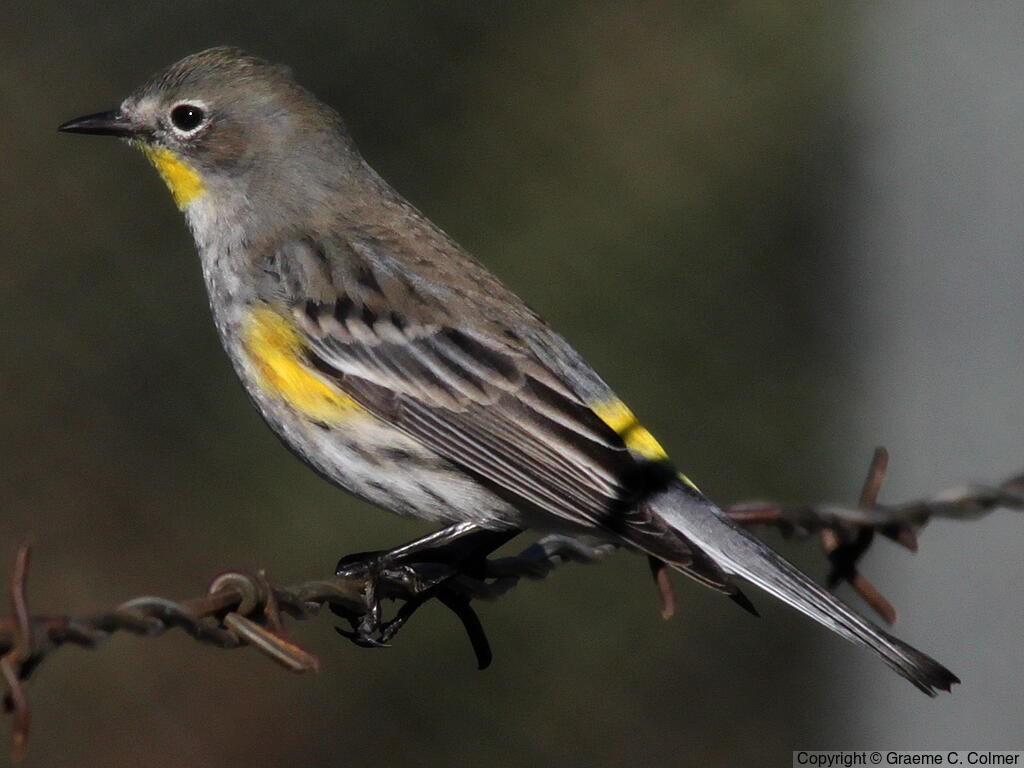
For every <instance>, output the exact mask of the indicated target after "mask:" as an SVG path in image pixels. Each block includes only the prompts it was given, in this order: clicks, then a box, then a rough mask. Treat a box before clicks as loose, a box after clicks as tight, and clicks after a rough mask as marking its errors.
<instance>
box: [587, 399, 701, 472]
mask: <svg viewBox="0 0 1024 768" xmlns="http://www.w3.org/2000/svg"><path fill="white" fill-rule="evenodd" d="M590 407H591V408H592V409H593V411H594V413H595V414H596V415H597V418H599V419H600V420H601V421H603V422H604V423H605V424H607V425H608V426H609V427H610V428H611V429H612V430H613V431H614V432H615V433H616V434H617V435H618V436H619V437H621V438H622V442H624V443H625V444H626V447H627V448H629V450H631V451H633V453H636V454H639V455H640V456H643V457H644V458H645V459H649V460H650V461H665V460H666V459H668V454H667V453H665V449H664V448H662V447H661V444H660V443H658V441H657V440H655V439H654V435H652V434H651V433H650V432H648V431H647V429H646V428H645V427H644V426H643V425H642V424H641V423H640V422H639V420H637V418H636V415H635V414H634V413H633V412H632V411H631V410H630V409H629V406H627V405H626V404H625V403H624V402H622V401H621V400H605V401H603V402H598V403H592V404H591V406H590ZM679 479H680V480H682V481H683V482H684V483H686V484H687V485H688V486H690V487H691V488H693V489H694V490H697V486H696V485H694V484H693V482H692V481H691V480H690V478H688V477H687V476H686V475H684V474H682V473H679Z"/></svg>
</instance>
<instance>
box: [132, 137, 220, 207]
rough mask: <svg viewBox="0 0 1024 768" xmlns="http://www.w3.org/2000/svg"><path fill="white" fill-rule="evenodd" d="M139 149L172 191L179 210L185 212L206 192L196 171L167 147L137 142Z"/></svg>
mask: <svg viewBox="0 0 1024 768" xmlns="http://www.w3.org/2000/svg"><path fill="white" fill-rule="evenodd" d="M137 144H138V147H139V149H141V150H142V153H143V154H144V155H145V156H146V157H147V158H148V159H149V162H151V163H152V164H153V167H154V168H156V170H157V173H159V174H160V178H162V179H163V180H164V183H165V184H166V185H167V188H168V189H169V190H171V195H172V196H173V197H174V202H175V203H176V204H177V206H178V208H180V209H181V210H185V208H186V207H187V206H188V204H189V203H191V202H192V201H193V200H195V199H196V198H197V197H199V196H200V195H201V194H203V192H205V191H206V186H205V185H204V184H203V180H202V179H201V178H199V174H198V173H196V171H195V169H194V168H193V167H192V166H191V165H189V164H188V163H186V162H185V161H184V160H182V159H181V158H180V157H178V156H177V155H176V154H174V153H173V152H172V151H171V150H169V149H167V148H166V147H154V146H152V145H150V144H146V143H143V142H141V141H140V142H137Z"/></svg>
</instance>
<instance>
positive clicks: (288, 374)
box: [242, 307, 365, 424]
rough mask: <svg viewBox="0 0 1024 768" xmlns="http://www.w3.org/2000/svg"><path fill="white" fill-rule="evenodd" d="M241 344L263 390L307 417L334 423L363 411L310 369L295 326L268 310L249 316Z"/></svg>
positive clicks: (263, 308) (261, 308)
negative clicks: (303, 354)
mask: <svg viewBox="0 0 1024 768" xmlns="http://www.w3.org/2000/svg"><path fill="white" fill-rule="evenodd" d="M242 345H243V346H244V348H245V351H246V354H247V355H248V356H249V360H251V361H252V364H253V366H255V368H256V371H257V375H258V382H257V383H258V384H259V386H260V387H261V388H262V389H263V391H264V392H267V393H268V394H271V395H275V396H277V397H280V398H281V399H283V400H284V401H285V402H286V403H288V405H290V406H291V407H292V408H294V409H295V410H297V411H299V412H300V413H302V414H303V415H304V416H306V417H307V418H309V419H312V420H313V421H319V422H323V423H324V424H337V423H339V422H343V421H347V420H348V419H350V418H351V417H352V416H354V415H356V414H358V413H365V411H364V410H363V408H362V406H360V405H359V404H358V403H356V401H355V400H353V399H352V398H351V397H349V396H348V395H346V394H345V393H343V392H341V391H339V390H338V389H336V388H334V387H332V386H331V385H330V384H328V383H327V382H326V381H324V380H323V379H321V378H320V377H319V376H317V375H316V374H314V373H313V372H312V371H310V369H309V367H308V365H306V363H305V361H303V359H302V351H303V346H304V345H303V343H302V339H301V337H300V336H299V332H298V331H297V330H296V328H295V325H294V324H292V323H291V322H290V321H289V320H287V319H286V318H284V317H282V316H281V315H279V314H278V313H277V312H274V311H273V310H272V309H269V308H267V307H260V308H258V309H255V310H254V311H253V312H252V314H251V315H249V317H248V319H247V320H246V322H245V326H244V329H243V333H242Z"/></svg>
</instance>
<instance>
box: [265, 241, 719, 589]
mask: <svg viewBox="0 0 1024 768" xmlns="http://www.w3.org/2000/svg"><path fill="white" fill-rule="evenodd" d="M323 250H324V249H323V247H322V246H321V247H319V248H318V247H317V246H315V245H312V244H310V243H298V244H292V245H291V246H289V248H288V249H287V251H278V252H277V253H276V258H275V260H273V261H272V262H271V263H270V264H269V265H268V267H267V269H265V270H264V271H265V272H266V274H267V275H269V277H270V279H271V281H272V283H273V285H274V290H273V291H271V292H270V303H271V304H274V305H276V306H277V307H278V311H281V312H285V313H287V314H288V316H289V320H290V321H291V322H294V324H295V328H296V329H297V332H298V333H299V334H300V335H301V338H302V341H303V344H304V347H305V349H304V356H305V360H306V364H307V365H308V366H310V368H311V369H312V370H314V371H316V373H317V375H318V376H319V377H321V378H322V379H323V380H324V381H326V382H329V383H330V384H331V385H333V386H336V387H337V388H338V389H339V390H340V391H341V392H343V393H344V394H345V395H346V396H347V397H349V398H351V399H353V400H355V401H356V402H357V403H358V404H359V405H360V406H362V407H363V408H365V409H366V410H368V411H369V412H371V413H372V414H373V415H374V416H376V417H377V418H378V419H381V420H383V421H385V422H387V423H388V424H391V425H393V426H395V427H396V428H398V429H400V430H401V431H402V432H404V433H405V434H407V435H409V436H411V437H412V438H414V439H415V440H417V441H418V442H420V443H421V444H423V445H425V446H426V447H428V448H429V449H430V450H432V451H433V452H435V453H437V454H438V455H440V456H442V457H444V458H445V459H447V460H448V461H451V462H452V463H454V464H456V465H457V466H459V467H460V468H461V469H463V470H464V471H466V472H468V473H470V474H472V475H474V476H475V477H477V478H478V479H480V480H481V481H482V482H484V483H486V484H487V485H488V486H489V487H490V488H492V490H494V491H495V492H496V493H498V494H499V495H501V496H503V497H504V498H506V499H508V500H509V501H510V502H512V503H513V504H515V505H517V506H519V507H520V508H523V507H528V508H531V509H534V510H539V511H541V512H542V513H545V514H548V515H551V516H554V517H556V518H561V519H563V520H565V521H567V522H570V523H574V524H577V525H581V526H584V527H597V528H599V529H602V530H604V531H606V532H609V533H612V534H616V535H618V536H621V538H623V539H624V540H626V541H629V542H631V543H633V544H635V545H638V546H639V547H640V548H641V549H643V550H645V551H647V552H648V553H650V554H652V555H654V556H655V557H659V558H661V559H665V560H668V561H670V562H672V563H673V564H674V565H676V566H677V567H680V568H682V569H684V570H691V569H692V571H693V572H692V574H691V575H693V576H694V577H695V578H697V579H698V580H700V581H702V582H703V583H705V584H707V585H709V586H713V587H716V588H718V589H722V590H723V591H726V592H729V593H732V592H734V591H735V590H734V587H732V585H731V583H730V582H729V579H728V577H727V576H726V575H725V574H724V573H723V572H722V571H721V569H720V568H718V567H717V566H716V565H715V564H714V562H713V561H711V560H710V558H707V557H705V556H703V553H700V552H699V550H697V549H696V548H695V547H692V546H691V545H690V544H689V542H687V541H686V540H685V539H684V538H683V537H682V536H681V535H680V534H678V532H676V531H674V530H672V529H671V528H670V527H669V526H667V525H666V524H665V523H664V521H663V520H661V518H660V517H658V516H657V515H656V514H654V513H653V512H652V511H651V510H650V508H649V507H647V506H646V505H645V504H643V503H642V500H643V498H644V497H645V496H646V495H648V494H650V493H652V492H654V491H656V490H659V489H660V488H663V487H664V486H665V485H666V484H667V483H668V482H670V481H671V480H672V479H673V478H674V477H675V472H674V470H673V469H672V468H671V466H670V465H669V464H668V462H667V457H665V456H664V454H663V453H661V454H660V455H656V456H655V457H654V459H655V460H652V458H651V457H650V456H647V457H645V456H644V455H643V453H644V451H643V449H642V448H641V449H640V450H639V451H638V450H637V449H636V446H634V445H630V439H629V437H628V435H629V432H630V431H631V430H633V429H634V427H638V426H639V425H630V424H623V423H615V419H613V418H609V417H608V416H607V415H602V414H601V413H600V409H599V408H598V409H595V403H594V402H588V400H587V399H586V397H585V396H581V394H579V386H577V385H576V382H571V383H570V382H567V381H566V379H567V378H570V377H575V378H576V379H578V378H579V377H580V376H588V377H589V378H590V385H591V388H592V389H595V388H598V387H600V386H603V387H604V388H605V390H606V391H607V393H608V395H607V396H610V390H607V387H606V385H603V382H601V381H600V379H599V378H598V377H597V375H596V374H594V373H593V372H592V371H589V369H586V371H581V370H577V371H576V372H575V373H572V372H571V371H570V372H569V373H568V374H567V373H566V370H565V369H566V368H567V367H572V366H576V368H577V369H579V368H580V366H584V365H585V364H583V363H582V360H579V359H578V356H576V357H575V358H574V360H572V361H568V362H567V360H566V359H565V356H566V355H568V354H569V353H570V352H571V348H569V347H568V345H566V344H564V342H561V341H560V337H557V336H556V335H555V334H553V333H551V332H550V331H548V332H547V333H548V334H549V338H548V339H547V341H546V343H545V348H543V349H540V348H539V347H538V345H539V342H538V337H539V336H543V335H544V334H545V331H544V329H545V328H546V327H545V326H543V325H542V324H539V321H536V320H535V316H533V315H532V313H530V312H529V310H526V309H525V307H522V305H521V304H517V305H516V306H515V307H513V309H514V312H513V316H512V317H507V316H502V315H500V313H496V312H495V311H494V307H493V306H492V307H490V308H489V307H488V306H486V304H487V302H486V301H485V300H482V301H483V304H484V305H485V306H483V308H481V303H480V302H476V301H473V300H471V299H470V298H468V297H467V294H466V293H445V291H447V288H446V287H445V286H438V285H437V284H436V283H434V282H431V283H430V284H427V283H420V282H418V281H417V279H416V276H415V275H413V274H410V273H408V272H407V271H405V270H404V269H399V268H395V267H394V265H393V264H392V265H389V262H388V261H387V260H382V259H381V258H377V259H374V260H362V261H360V260H358V259H353V258H352V257H353V256H358V253H356V254H348V255H349V257H350V258H348V259H346V260H344V261H342V260H332V259H329V258H325V256H324V253H323ZM353 263H355V266H353ZM498 285H499V286H500V284H498ZM491 287H492V288H493V286H491ZM501 289H502V290H504V289H503V287H502V288H501ZM502 298H503V299H506V297H502ZM512 298H514V297H512ZM506 300H507V299H506ZM515 301H516V302H518V299H515ZM494 306H497V307H501V306H502V303H501V302H499V303H497V304H495V305H494ZM516 312H518V314H515V313H516ZM531 317H532V318H534V320H533V321H531V322H526V323H525V327H524V325H523V322H522V321H523V319H524V318H531ZM527 337H529V338H527ZM552 340H555V341H552ZM549 347H550V348H552V351H553V352H554V351H556V350H555V349H554V348H556V347H557V348H558V350H559V351H558V354H559V355H561V357H560V358H559V360H556V361H554V363H553V364H548V363H546V362H545V360H543V359H542V356H543V357H549V356H550V355H549V354H548V353H547V352H546V351H545V349H546V348H549ZM573 354H574V353H573ZM570 363H571V364H570ZM607 396H606V397H607ZM614 402H616V403H617V402H618V401H614ZM618 405H619V406H621V408H622V409H623V410H625V412H626V413H629V412H628V409H625V406H622V405H621V403H619V404H618ZM630 415H631V414H630ZM644 434H647V433H646V431H645V430H644ZM648 437H649V435H648ZM651 441H653V438H651ZM655 445H656V444H655ZM658 451H660V448H659V449H658Z"/></svg>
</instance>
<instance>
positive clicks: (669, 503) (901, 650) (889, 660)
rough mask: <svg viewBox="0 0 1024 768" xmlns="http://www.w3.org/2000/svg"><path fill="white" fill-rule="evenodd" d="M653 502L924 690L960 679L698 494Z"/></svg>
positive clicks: (730, 566) (735, 568) (747, 573)
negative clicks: (852, 607) (822, 585)
mask: <svg viewBox="0 0 1024 768" xmlns="http://www.w3.org/2000/svg"><path fill="white" fill-rule="evenodd" d="M653 503H654V507H655V509H656V511H657V514H658V515H659V516H660V517H661V518H662V519H663V520H664V521H665V522H666V523H668V524H669V525H670V526H671V527H672V528H674V529H675V530H677V531H678V532H679V533H681V534H682V535H683V536H685V537H686V538H687V539H688V540H689V541H692V542H693V543H694V544H696V545H697V546H698V547H700V549H702V550H703V551H704V552H705V553H707V554H708V555H710V556H711V557H712V558H713V559H715V560H716V561H717V562H718V563H719V565H720V566H722V568H724V569H725V570H726V571H727V572H729V573H733V574H735V575H738V576H742V577H743V578H745V579H746V580H748V581H750V582H752V583H753V584H755V585H757V586H758V587H760V588H761V589H763V590H765V591H766V592H768V593H770V594H772V595H774V596H775V597H777V598H779V599H780V600H782V601H783V602H786V603H788V604H789V605H791V606H792V607H794V608H796V609H797V610H799V611H801V612H803V613H805V614H806V615H808V616H810V617H811V618H812V619H814V620H815V621H817V622H819V623H820V624H823V625H824V626H826V627H828V628H829V629H831V630H832V631H833V632H835V633H836V634H837V635H839V636H840V637H843V638H845V639H846V640H848V641H850V642H851V643H854V644H855V645H860V646H863V647H865V648H869V649H870V650H872V651H874V652H875V653H877V654H878V655H879V656H880V657H881V658H882V660H883V661H884V662H885V663H886V664H888V665H889V666H890V667H891V668H892V669H894V670H895V671H896V672H897V673H899V674H900V675H902V676H903V677H905V678H906V679H907V680H909V681H910V682H911V683H913V684H914V685H915V686H917V687H918V688H919V689H920V690H921V691H923V692H924V693H926V694H928V695H929V696H934V695H935V693H936V691H937V690H943V691H948V690H949V689H950V686H951V685H952V684H953V683H959V682H960V680H959V679H958V678H957V677H956V675H954V674H953V673H952V672H950V671H949V670H948V669H946V668H945V667H944V666H942V665H941V664H939V663H938V662H937V661H935V660H934V659H932V658H931V657H929V656H927V655H925V654H923V653H921V652H920V651H918V650H917V649H915V648H912V647H911V646H909V645H907V644H906V643H904V642H903V641H902V640H899V639H897V638H895V637H893V636H892V635H890V634H889V633H887V632H885V631H884V630H883V629H881V628H880V627H878V626H876V625H875V624H873V623H871V622H870V621H868V620H867V619H865V618H863V617H862V616H860V615H859V614H857V613H855V612H854V611H853V610H851V609H850V608H849V607H847V606H846V605H844V604H843V603H842V602H840V601H839V600H838V599H837V598H836V597H835V596H833V595H832V594H831V593H830V592H828V591H826V590H825V589H823V588H822V587H820V586H819V585H818V584H816V583H815V582H814V581H812V580H811V579H810V578H809V577H808V576H806V575H805V574H804V573H803V572H801V571H800V570H799V569H797V568H796V566H794V565H792V564H791V563H789V562H788V561H787V560H785V559H784V558H783V557H782V556H781V555H779V554H778V553H777V552H775V551H774V550H772V549H771V548H770V547H769V546H768V545H767V544H765V543H764V542H762V541H761V540H760V539H757V538H755V537H754V536H752V535H751V534H749V533H748V532H747V531H745V530H744V529H742V528H740V527H739V526H738V525H737V524H736V523H734V522H733V521H732V520H731V519H729V517H727V516H726V515H725V514H724V513H723V512H722V511H721V510H719V509H718V508H717V507H715V506H714V505H713V504H711V503H710V502H709V501H707V500H706V499H704V498H703V497H701V496H698V495H695V494H694V493H693V492H692V491H690V490H689V489H686V488H683V487H682V486H679V487H673V488H671V489H669V490H668V491H667V492H666V493H665V494H663V495H662V496H661V497H659V498H658V499H656V500H654V502H653Z"/></svg>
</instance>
